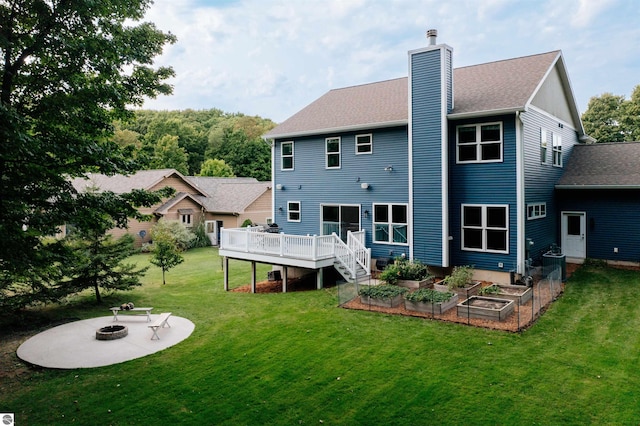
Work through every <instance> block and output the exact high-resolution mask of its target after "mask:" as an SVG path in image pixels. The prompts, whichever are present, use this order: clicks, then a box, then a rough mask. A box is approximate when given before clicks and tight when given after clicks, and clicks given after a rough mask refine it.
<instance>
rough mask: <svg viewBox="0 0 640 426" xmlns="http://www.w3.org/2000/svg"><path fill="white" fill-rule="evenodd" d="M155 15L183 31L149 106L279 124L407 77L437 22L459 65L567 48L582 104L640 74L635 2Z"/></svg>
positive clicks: (328, 2)
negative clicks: (169, 74)
mask: <svg viewBox="0 0 640 426" xmlns="http://www.w3.org/2000/svg"><path fill="white" fill-rule="evenodd" d="M145 21H150V22H153V23H155V25H156V26H157V27H158V29H160V30H162V31H164V32H171V33H172V34H174V35H175V36H176V37H177V39H178V41H177V42H176V43H175V44H173V45H167V46H166V47H165V49H164V52H163V54H162V55H161V56H159V57H158V58H156V63H155V65H156V66H160V65H162V66H172V67H173V69H174V71H175V72H176V76H175V78H172V79H171V80H170V81H169V83H170V84H172V85H173V86H174V92H173V95H171V96H161V97H158V98H157V99H151V100H148V101H146V102H145V104H144V108H145V109H158V110H183V109H211V108H217V109H220V110H222V111H224V112H228V113H238V112H239V113H243V114H245V115H258V116H261V117H263V118H270V119H271V120H273V121H275V122H277V123H280V122H282V121H284V120H286V119H287V118H288V117H290V116H292V115H293V114H295V113H296V112H298V111H299V110H301V109H302V108H304V107H305V106H307V105H308V104H310V103H311V102H313V101H314V100H315V99H317V98H319V97H320V96H322V95H323V94H324V93H326V92H328V91H329V90H331V89H337V88H341V87H348V86H354V85H359V84H366V83H371V82H376V81H383V80H389V79H394V78H398V77H406V76H407V74H408V68H407V63H408V55H407V52H408V51H410V50H413V49H419V48H422V47H425V46H427V39H426V36H425V34H426V31H427V30H428V29H431V28H434V29H437V30H438V38H437V43H438V44H439V43H444V44H447V45H449V46H451V47H452V48H453V64H454V67H455V68H457V67H463V66H468V65H475V64H481V63H486V62H492V61H498V60H503V59H509V58H516V57H521V56H527V55H533V54H537V53H544V52H549V51H552V50H562V53H563V56H564V59H565V63H566V65H567V69H568V72H569V78H570V80H571V85H572V88H573V93H574V95H575V98H576V102H577V105H578V109H579V111H580V112H581V113H582V112H584V111H585V110H586V108H587V105H588V102H589V99H590V98H591V97H593V96H600V95H601V94H603V93H606V92H609V93H613V94H615V95H623V96H625V98H629V97H630V95H631V92H632V90H633V88H634V87H635V86H637V85H638V84H640V3H639V2H638V1H637V0H155V3H154V4H153V5H152V6H151V7H150V8H149V10H148V12H147V14H146V17H145ZM454 84H455V82H454Z"/></svg>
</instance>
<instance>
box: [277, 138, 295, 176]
mask: <svg viewBox="0 0 640 426" xmlns="http://www.w3.org/2000/svg"><path fill="white" fill-rule="evenodd" d="M280 162H281V163H280V169H281V170H293V142H282V144H281V145H280Z"/></svg>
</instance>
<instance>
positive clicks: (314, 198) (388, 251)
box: [274, 127, 409, 257]
mask: <svg viewBox="0 0 640 426" xmlns="http://www.w3.org/2000/svg"><path fill="white" fill-rule="evenodd" d="M368 133H372V134H373V153H372V154H361V155H356V154H355V136H356V135H359V134H368ZM327 137H341V149H340V150H341V168H340V169H330V170H327V169H326V168H325V138H327ZM290 140H291V139H282V140H277V141H276V142H275V150H274V153H275V184H281V185H283V186H284V188H285V189H284V190H277V189H275V188H274V197H275V203H274V212H275V215H274V222H276V223H277V224H278V225H279V226H280V227H281V228H282V231H283V232H286V233H289V234H296V235H307V234H309V235H320V234H321V223H320V218H321V215H320V213H321V210H320V209H321V207H320V205H321V204H349V205H360V206H361V216H360V221H361V227H362V228H363V229H365V230H366V235H367V241H366V244H367V246H368V247H371V248H372V256H373V257H388V256H399V255H401V254H402V253H404V254H405V255H408V254H409V247H408V246H406V245H394V244H372V238H371V235H372V231H373V222H372V221H373V209H372V204H373V203H408V201H409V193H408V192H409V191H408V179H409V170H408V161H407V159H408V143H407V140H408V136H407V128H406V127H394V128H388V129H377V130H373V131H358V132H349V133H338V134H333V133H332V134H325V135H319V136H312V137H303V138H302V137H301V138H295V139H293V141H294V170H292V171H282V170H280V144H281V143H282V142H287V141H290ZM387 166H392V167H393V171H391V172H389V171H385V170H384V168H385V167H387ZM363 182H366V183H368V184H369V185H370V189H368V190H364V189H362V188H361V187H360V184H361V183H363ZM288 201H299V202H300V203H301V210H302V211H301V221H300V222H288V221H287V202H288ZM279 207H282V211H279ZM365 210H368V211H369V212H370V214H369V217H368V218H365V217H364V214H363V213H364V211H365Z"/></svg>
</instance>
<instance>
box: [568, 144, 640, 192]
mask: <svg viewBox="0 0 640 426" xmlns="http://www.w3.org/2000/svg"><path fill="white" fill-rule="evenodd" d="M556 188H558V189H609V188H611V189H613V188H640V142H625V143H597V144H588V145H582V144H581V145H576V146H574V147H573V152H572V153H571V157H570V158H569V160H568V162H567V165H566V170H565V172H564V174H563V175H562V177H561V178H560V179H559V180H558V182H557V183H556Z"/></svg>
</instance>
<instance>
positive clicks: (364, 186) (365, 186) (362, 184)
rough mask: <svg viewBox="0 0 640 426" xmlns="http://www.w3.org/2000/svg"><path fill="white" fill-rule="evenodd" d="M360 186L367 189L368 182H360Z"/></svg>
mask: <svg viewBox="0 0 640 426" xmlns="http://www.w3.org/2000/svg"><path fill="white" fill-rule="evenodd" d="M360 188H362V189H364V190H367V189H369V184H368V183H367V182H362V183H361V184H360Z"/></svg>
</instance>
